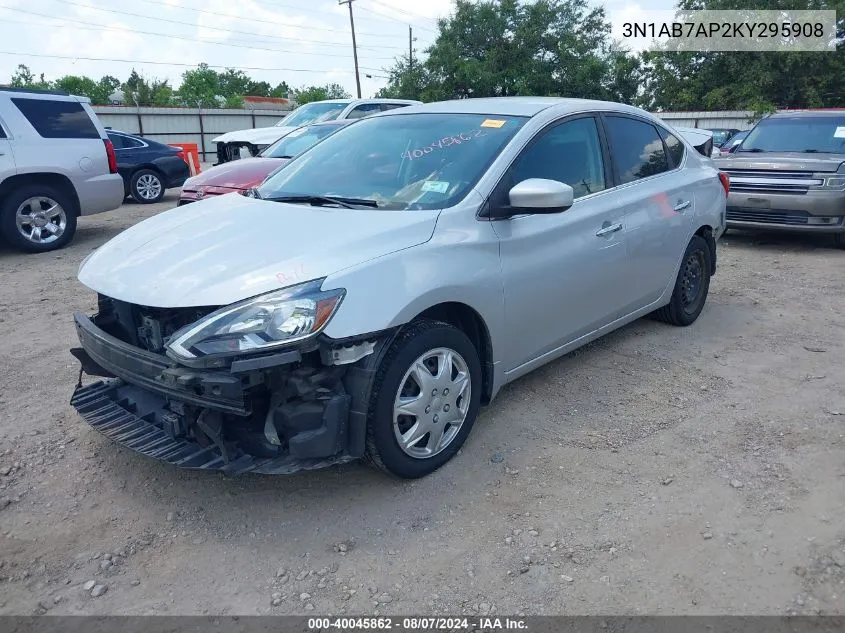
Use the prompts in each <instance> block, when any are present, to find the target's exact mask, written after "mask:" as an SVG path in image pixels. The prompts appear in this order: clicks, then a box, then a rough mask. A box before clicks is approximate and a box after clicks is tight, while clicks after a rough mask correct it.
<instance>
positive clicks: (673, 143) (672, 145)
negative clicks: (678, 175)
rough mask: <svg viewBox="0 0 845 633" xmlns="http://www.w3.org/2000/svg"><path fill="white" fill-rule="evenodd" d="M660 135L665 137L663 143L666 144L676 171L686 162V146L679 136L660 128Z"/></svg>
mask: <svg viewBox="0 0 845 633" xmlns="http://www.w3.org/2000/svg"><path fill="white" fill-rule="evenodd" d="M660 135H661V136H662V137H663V142H664V143H666V150H667V151H668V153H669V160H670V161H672V168H673V169H675V168H677V167H680V166H681V163H682V162H683V160H684V144H683V143H681V141H680V140H679V139H678V137H677V136H675V135H674V134H671V133H669V132H667V131H666V130H664V129H663V128H660Z"/></svg>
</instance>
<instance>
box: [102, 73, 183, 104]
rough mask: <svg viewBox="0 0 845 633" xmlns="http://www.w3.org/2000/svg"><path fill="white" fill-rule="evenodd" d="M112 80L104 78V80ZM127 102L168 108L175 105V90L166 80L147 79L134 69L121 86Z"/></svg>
mask: <svg viewBox="0 0 845 633" xmlns="http://www.w3.org/2000/svg"><path fill="white" fill-rule="evenodd" d="M107 79H112V78H105V77H104V78H103V80H107ZM121 90H123V95H124V99H125V102H126V103H127V104H133V103H134V104H137V105H139V106H166V105H172V103H173V88H171V86H170V84H169V83H168V81H167V80H166V79H153V80H152V81H147V79H146V78H145V77H144V76H143V75H141V74H139V73H138V72H137V71H136V70H135V69H134V68H133V69H132V72H131V73H129V78H128V79H127V80H126V81H125V82H124V83H123V85H122V86H121Z"/></svg>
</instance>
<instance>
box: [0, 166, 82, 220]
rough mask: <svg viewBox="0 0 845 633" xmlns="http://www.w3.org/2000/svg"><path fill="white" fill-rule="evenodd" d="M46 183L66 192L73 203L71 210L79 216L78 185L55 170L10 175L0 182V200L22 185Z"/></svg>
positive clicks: (36, 185) (41, 184) (42, 184)
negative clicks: (74, 184) (75, 185)
mask: <svg viewBox="0 0 845 633" xmlns="http://www.w3.org/2000/svg"><path fill="white" fill-rule="evenodd" d="M44 185H46V186H49V187H53V188H55V189H58V190H59V191H60V192H61V193H63V194H65V195H66V196H67V197H68V198H69V199H70V202H71V204H72V205H73V208H72V209H71V211H72V212H73V214H74V215H75V216H77V217H78V216H79V211H80V204H79V196H78V195H77V194H76V187H74V186H73V183H72V182H71V181H70V178H68V177H67V176H65V175H63V174H57V173H55V172H30V173H24V174H15V175H14V176H9V177H8V178H6V179H5V180H4V181H3V182H2V183H0V201H2V200H3V199H4V198H5V197H6V196H8V195H9V194H11V193H12V192H14V191H15V190H16V189H19V188H21V187H28V186H33V187H39V186H44Z"/></svg>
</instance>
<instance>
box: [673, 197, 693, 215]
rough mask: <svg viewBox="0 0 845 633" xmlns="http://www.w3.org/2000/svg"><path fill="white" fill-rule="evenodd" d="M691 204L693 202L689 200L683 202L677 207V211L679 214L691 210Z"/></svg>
mask: <svg viewBox="0 0 845 633" xmlns="http://www.w3.org/2000/svg"><path fill="white" fill-rule="evenodd" d="M691 204H692V202H690V201H689V200H683V201H681V202H679V203H678V204H676V205H675V211H677V212H678V213H683V212H684V211H686V210H687V209H689V208H690V205H691Z"/></svg>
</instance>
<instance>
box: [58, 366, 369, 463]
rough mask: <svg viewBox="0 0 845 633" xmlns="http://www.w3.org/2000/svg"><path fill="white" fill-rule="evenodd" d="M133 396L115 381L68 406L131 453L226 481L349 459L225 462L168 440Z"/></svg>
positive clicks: (83, 392)
mask: <svg viewBox="0 0 845 633" xmlns="http://www.w3.org/2000/svg"><path fill="white" fill-rule="evenodd" d="M139 391H140V390H138V388H137V387H133V386H131V385H127V384H126V383H124V382H123V381H122V380H120V379H111V380H105V381H103V380H100V381H97V382H95V383H93V384H91V385H88V386H85V387H82V386H79V387H77V388H76V390H75V391H74V392H73V396H71V399H70V403H71V405H72V406H73V407H74V408H75V409H76V410H77V412H78V413H79V415H81V416H82V417H83V418H84V419H85V421H86V422H87V423H88V424H90V425H91V426H92V427H93V428H95V429H96V430H98V431H99V432H100V433H102V434H103V435H105V436H107V437H109V438H110V439H112V440H114V441H115V442H118V443H120V444H122V445H123V446H126V447H127V448H129V449H131V450H133V451H136V452H138V453H141V454H143V455H146V456H148V457H152V458H154V459H157V460H160V461H164V462H167V463H169V464H172V465H174V466H178V467H179V468H188V469H194V470H216V471H221V472H223V473H226V474H228V475H237V474H241V473H246V472H254V473H261V474H267V475H287V474H291V473H294V472H297V471H300V470H314V469H318V468H326V467H328V466H332V465H334V464H341V463H344V462H348V461H352V459H353V458H352V457H350V456H348V455H339V456H336V457H329V458H321V459H297V458H294V457H290V456H289V455H288V456H283V457H276V458H269V459H268V458H262V457H255V456H252V455H248V454H244V453H241V454H239V455H238V456H236V457H234V458H231V459H229V460H227V459H226V457H224V455H223V454H222V452H221V450H220V449H219V448H218V447H217V446H216V445H211V446H200V445H199V444H197V443H196V442H194V441H191V440H188V439H184V438H177V437H174V436H172V435H171V434H169V433H168V432H167V431H165V430H164V429H163V428H161V427H160V426H158V425H156V424H154V421H155V420H156V418H157V415H158V414H160V413H161V411H160V409H159V408H158V407H157V406H156V404H155V403H154V402H153V403H151V402H150V400H149V398H145V397H144V395H143V394H140V393H138V392H139ZM133 395H138V396H139V397H138V398H135V397H133ZM162 402H163V401H162Z"/></svg>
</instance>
